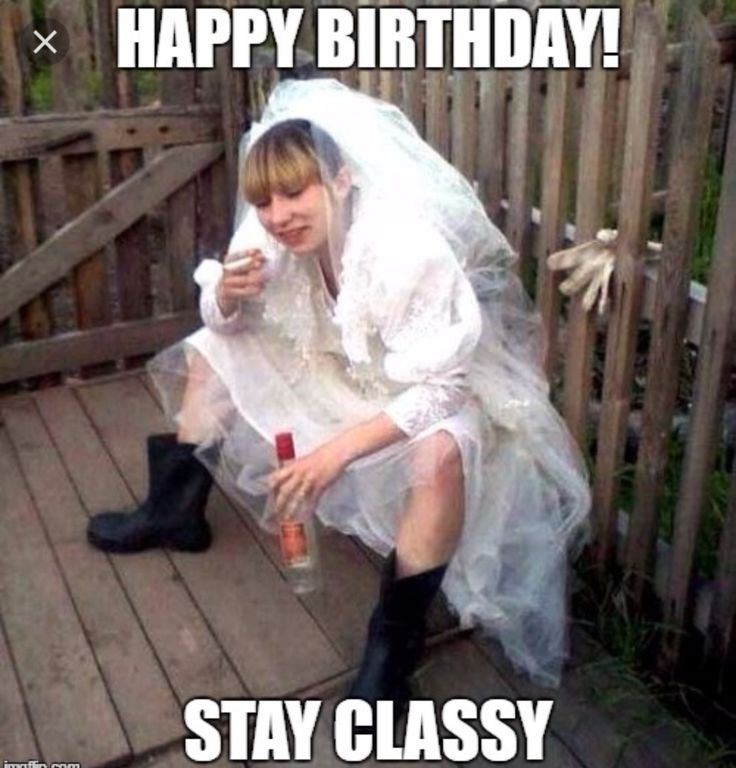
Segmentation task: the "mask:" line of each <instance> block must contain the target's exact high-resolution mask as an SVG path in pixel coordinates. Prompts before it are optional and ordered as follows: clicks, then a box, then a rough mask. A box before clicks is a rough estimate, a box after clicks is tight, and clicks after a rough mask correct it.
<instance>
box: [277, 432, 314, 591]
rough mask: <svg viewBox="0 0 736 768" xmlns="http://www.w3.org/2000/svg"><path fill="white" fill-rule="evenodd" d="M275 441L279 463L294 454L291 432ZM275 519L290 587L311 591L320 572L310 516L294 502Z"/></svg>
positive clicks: (282, 463) (280, 435)
mask: <svg viewBox="0 0 736 768" xmlns="http://www.w3.org/2000/svg"><path fill="white" fill-rule="evenodd" d="M275 442H276V458H277V460H278V463H279V466H283V465H284V464H286V463H287V462H289V461H292V460H293V459H294V458H295V456H296V453H295V451H294V437H293V435H292V434H291V432H281V433H279V434H278V435H276V441H275ZM278 523H279V544H280V546H281V559H282V561H283V564H284V570H285V573H286V578H287V580H288V582H289V584H290V585H291V588H292V589H293V590H294V592H295V593H296V594H298V595H301V594H306V593H307V592H313V591H314V590H315V589H318V588H319V586H320V582H321V574H320V568H319V552H318V550H317V536H316V533H315V526H314V520H313V519H312V516H311V515H307V514H305V511H304V508H303V507H302V506H301V505H297V506H296V507H293V508H292V509H291V510H289V512H288V515H287V516H285V517H281V518H280V519H279V521H278Z"/></svg>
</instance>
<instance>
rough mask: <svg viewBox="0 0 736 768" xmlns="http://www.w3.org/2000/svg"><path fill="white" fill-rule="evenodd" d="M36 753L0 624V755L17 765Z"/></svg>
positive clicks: (24, 706)
mask: <svg viewBox="0 0 736 768" xmlns="http://www.w3.org/2000/svg"><path fill="white" fill-rule="evenodd" d="M40 754H41V752H40V750H39V748H38V743H37V742H36V739H35V737H34V735H33V731H32V729H31V724H30V721H29V719H28V711H27V710H26V705H25V702H24V701H23V695H22V694H21V691H20V683H19V681H18V677H17V674H16V671H15V666H14V665H13V660H12V659H11V657H10V649H9V648H8V643H7V640H6V638H5V633H4V631H3V628H2V622H0V755H7V756H8V758H9V759H12V760H14V761H17V762H21V761H26V760H32V759H33V758H34V756H36V755H40Z"/></svg>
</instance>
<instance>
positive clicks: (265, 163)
mask: <svg viewBox="0 0 736 768" xmlns="http://www.w3.org/2000/svg"><path fill="white" fill-rule="evenodd" d="M323 134H324V132H323V131H321V130H320V129H318V128H316V126H313V125H311V124H310V123H309V122H307V121H306V120H287V121H284V122H283V123H279V124H277V125H275V126H273V127H272V128H271V129H270V130H268V131H267V132H266V133H265V134H264V135H263V136H261V138H260V139H258V141H256V143H255V144H254V145H253V147H252V148H251V150H250V152H249V153H248V155H247V157H246V158H245V166H244V169H243V189H242V192H243V195H244V196H245V199H246V200H247V201H248V202H249V203H250V204H251V205H257V206H260V205H267V204H268V202H269V201H270V199H271V197H272V196H273V194H274V193H275V194H279V195H294V194H297V193H299V192H301V191H302V190H303V189H304V188H305V187H307V186H309V185H310V184H312V183H314V182H316V183H318V184H321V183H322V182H323V181H325V177H326V176H327V177H332V176H334V175H335V173H337V171H338V169H339V167H340V165H341V164H342V159H341V158H340V153H339V151H338V150H337V147H336V146H335V144H334V142H333V141H332V139H331V138H329V137H327V136H326V134H324V136H323ZM315 145H317V146H319V147H320V149H322V150H324V152H325V157H324V158H320V156H319V154H318V152H317V149H316V147H315Z"/></svg>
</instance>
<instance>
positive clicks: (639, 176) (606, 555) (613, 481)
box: [593, 6, 664, 565]
mask: <svg viewBox="0 0 736 768" xmlns="http://www.w3.org/2000/svg"><path fill="white" fill-rule="evenodd" d="M634 49H635V50H636V51H637V52H638V58H636V59H635V60H634V63H633V69H632V82H631V90H630V98H631V100H632V104H636V105H637V108H636V109H635V110H630V111H629V118H628V124H627V130H626V137H627V138H626V153H625V157H624V177H623V183H622V196H623V198H624V199H626V200H628V203H629V205H628V207H627V209H626V211H625V212H624V215H623V216H622V218H621V221H620V222H619V239H618V246H617V254H616V270H615V272H614V290H615V296H616V300H615V305H614V309H613V314H612V318H611V323H610V326H609V332H608V339H607V347H606V365H605V371H604V384H603V403H602V408H601V418H600V422H599V426H598V453H597V456H596V472H595V483H594V487H593V510H594V523H595V526H596V559H597V560H598V562H599V564H601V565H603V564H606V565H608V564H611V562H612V561H613V558H614V555H615V544H616V519H617V517H616V516H617V510H616V506H615V498H616V490H617V484H618V483H617V478H618V475H617V472H618V468H619V465H620V462H621V458H622V455H623V449H624V441H625V437H626V426H627V423H628V414H629V398H630V396H631V384H632V380H633V375H634V355H635V352H636V340H637V330H638V324H639V320H640V318H641V310H642V301H643V295H644V261H643V254H644V252H645V246H646V240H647V236H648V233H649V205H648V203H649V200H650V197H651V191H652V181H653V179H652V177H653V164H654V156H655V141H656V135H657V126H658V123H659V112H660V98H661V87H662V77H663V65H664V58H663V51H664V40H663V35H662V33H661V30H660V29H659V25H658V23H657V19H656V16H655V14H654V11H653V10H652V9H651V8H650V7H649V6H640V9H639V11H638V12H637V23H636V37H635V40H634Z"/></svg>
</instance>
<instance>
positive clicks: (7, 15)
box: [0, 0, 25, 115]
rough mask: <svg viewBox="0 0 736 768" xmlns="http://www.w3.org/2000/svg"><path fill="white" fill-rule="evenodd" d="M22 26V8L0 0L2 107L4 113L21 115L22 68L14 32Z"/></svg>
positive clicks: (22, 110)
mask: <svg viewBox="0 0 736 768" xmlns="http://www.w3.org/2000/svg"><path fill="white" fill-rule="evenodd" d="M22 28H23V18H22V10H21V8H20V6H18V5H17V4H16V3H13V2H11V0H0V60H1V61H2V67H0V78H2V85H3V87H2V88H0V92H2V99H3V101H2V104H1V106H2V109H3V111H4V112H5V113H6V114H11V115H21V114H23V112H24V111H25V109H24V107H25V105H24V103H23V102H24V100H23V70H22V69H21V59H20V56H19V55H18V48H17V45H16V34H17V33H18V31H19V30H20V29H22Z"/></svg>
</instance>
